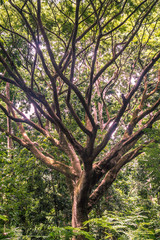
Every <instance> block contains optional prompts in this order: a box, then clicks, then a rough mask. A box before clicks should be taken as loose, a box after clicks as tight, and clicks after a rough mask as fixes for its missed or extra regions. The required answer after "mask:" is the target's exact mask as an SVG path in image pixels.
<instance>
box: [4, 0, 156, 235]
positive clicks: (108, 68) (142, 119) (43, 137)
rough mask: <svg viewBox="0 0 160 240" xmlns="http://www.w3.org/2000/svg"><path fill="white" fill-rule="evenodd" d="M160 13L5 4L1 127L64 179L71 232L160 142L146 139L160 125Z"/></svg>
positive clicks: (151, 0)
mask: <svg viewBox="0 0 160 240" xmlns="http://www.w3.org/2000/svg"><path fill="white" fill-rule="evenodd" d="M159 7H160V4H159V1H158V0H144V1H141V0H137V1H135V0H122V1H117V0H114V1H110V0H107V1H106V0H103V1H101V0H96V1H90V0H85V1H81V0H76V1H70V0H60V1H53V0H49V1H44V0H43V1H40V0H37V1H35V0H23V1H20V0H8V1H1V5H0V11H1V13H2V14H1V17H0V72H1V74H0V79H1V86H0V90H1V93H0V101H1V102H0V109H1V113H3V114H2V116H3V118H1V120H0V131H1V132H3V133H5V134H6V135H7V137H8V139H12V141H15V142H18V143H19V144H20V145H21V146H22V147H25V148H27V149H28V150H29V151H30V152H32V154H33V155H34V156H35V157H36V158H37V159H39V160H40V161H42V162H43V163H44V164H45V165H46V166H47V167H48V168H51V169H54V170H56V171H58V172H60V173H61V174H63V175H64V176H65V177H66V182H67V184H68V187H69V191H70V195H71V198H72V226H73V227H81V226H82V223H83V222H84V221H85V220H87V219H88V214H89V212H90V211H91V210H92V209H93V208H94V206H95V204H96V203H97V201H98V200H99V199H100V198H101V197H102V196H103V194H104V192H106V191H107V189H108V188H109V187H110V186H111V184H112V183H113V182H114V180H115V179H116V177H117V174H118V172H119V171H120V169H121V168H122V167H123V166H124V165H125V164H126V163H128V162H130V161H131V160H133V159H134V158H136V157H137V156H138V155H139V154H141V153H142V152H143V148H144V147H145V146H146V145H148V144H149V143H150V142H152V141H154V140H153V139H150V138H149V137H148V136H146V135H145V133H146V129H148V128H150V129H151V128H152V126H153V124H154V123H155V122H156V121H158V120H159V119H160V110H159V104H160V98H159V95H158V94H159V84H160V71H159V72H158V60H159V58H160V50H159V46H160V41H159V34H160V32H159V28H158V27H159V16H158V14H159V13H158V8H159ZM31 108H33V109H34V111H32V115H31V116H29V113H30V114H31ZM12 141H11V140H8V147H9V148H11V147H13V146H12V145H13V144H12ZM81 239H82V237H81Z"/></svg>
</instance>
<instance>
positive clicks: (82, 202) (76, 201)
mask: <svg viewBox="0 0 160 240" xmlns="http://www.w3.org/2000/svg"><path fill="white" fill-rule="evenodd" d="M90 177H91V173H86V172H85V171H83V174H82V176H81V177H80V180H79V181H78V183H77V184H76V186H75V188H74V195H73V202H72V227H74V228H81V229H83V230H85V231H89V227H88V226H85V227H84V226H83V223H84V222H85V221H87V220H88V210H87V208H88V199H89V193H90V180H89V179H90ZM75 239H76V240H85V239H86V238H85V237H84V236H77V237H73V238H72V240H75Z"/></svg>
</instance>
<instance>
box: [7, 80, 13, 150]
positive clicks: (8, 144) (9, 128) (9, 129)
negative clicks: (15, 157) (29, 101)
mask: <svg viewBox="0 0 160 240" xmlns="http://www.w3.org/2000/svg"><path fill="white" fill-rule="evenodd" d="M6 97H7V98H8V99H9V100H10V84H9V83H6ZM7 111H8V113H9V114H10V109H9V107H8V105H7ZM7 131H8V132H9V133H11V120H10V119H9V118H8V117H7ZM7 148H8V154H10V149H11V148H12V139H11V138H10V137H7Z"/></svg>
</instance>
